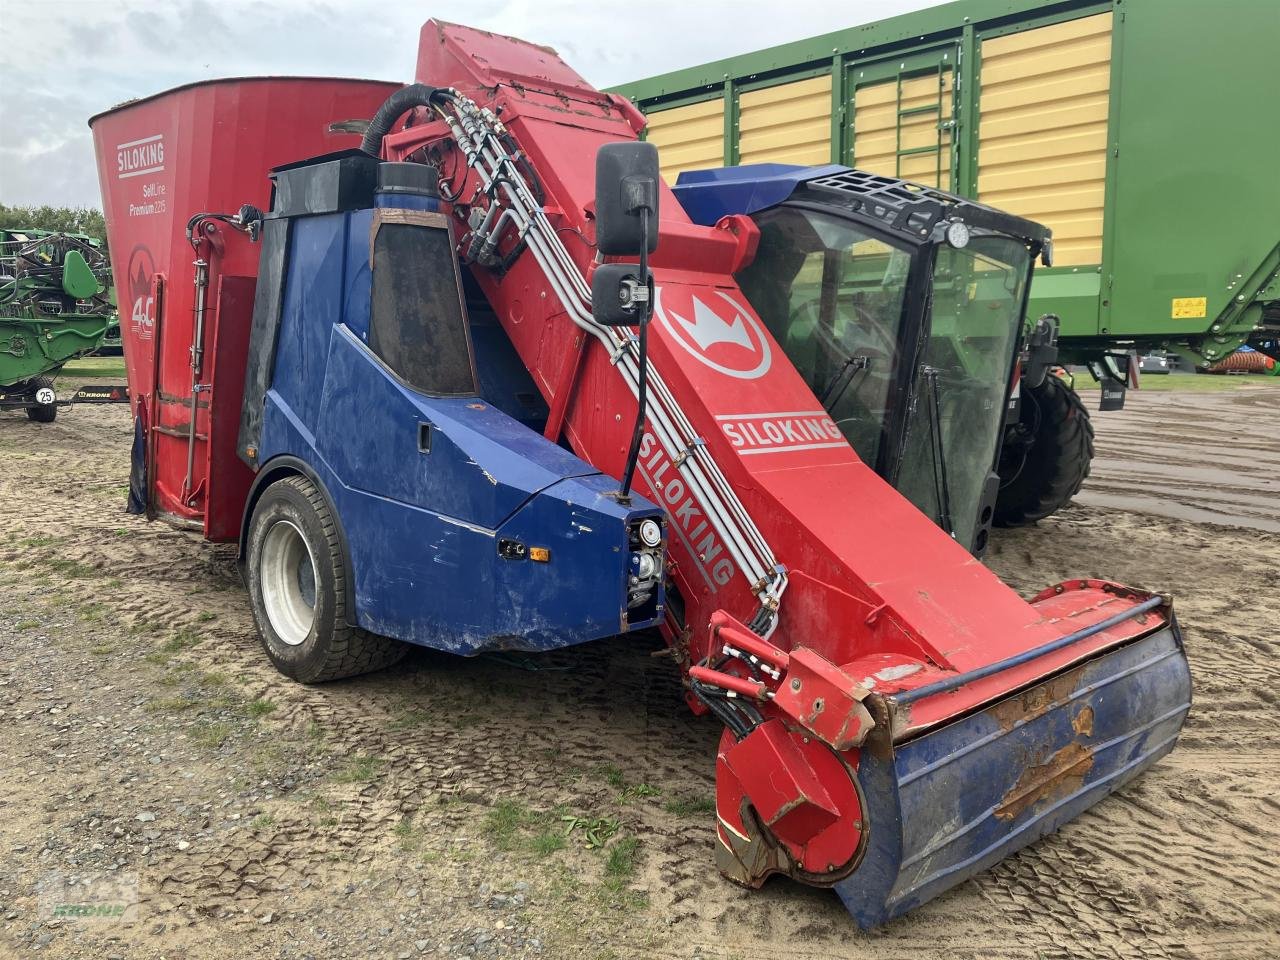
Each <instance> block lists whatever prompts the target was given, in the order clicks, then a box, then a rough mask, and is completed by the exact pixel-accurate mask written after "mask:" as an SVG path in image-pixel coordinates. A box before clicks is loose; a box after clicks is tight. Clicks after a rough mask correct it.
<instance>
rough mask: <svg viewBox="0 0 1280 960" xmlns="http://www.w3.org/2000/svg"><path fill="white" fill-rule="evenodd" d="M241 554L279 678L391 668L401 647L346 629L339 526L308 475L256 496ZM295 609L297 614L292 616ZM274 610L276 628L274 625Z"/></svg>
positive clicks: (316, 678) (318, 678)
mask: <svg viewBox="0 0 1280 960" xmlns="http://www.w3.org/2000/svg"><path fill="white" fill-rule="evenodd" d="M273 531H275V532H274V533H273ZM299 543H300V544H301V545H302V546H301V547H300V546H298V544H299ZM291 551H292V552H291ZM245 552H246V557H247V572H248V580H249V602H250V604H251V606H252V608H253V618H254V620H255V621H256V622H257V626H258V635H259V636H260V637H261V639H262V645H263V647H264V648H265V649H266V651H267V656H268V657H270V658H271V662H272V663H274V664H275V665H276V669H278V670H279V671H280V672H281V673H283V674H284V675H285V676H288V677H292V678H293V679H294V680H297V681H299V682H301V683H321V682H323V681H325V680H337V679H340V678H342V677H354V676H357V675H358V674H362V673H369V672H371V671H374V670H381V669H382V668H383V667H389V666H390V665H391V664H393V663H395V662H396V661H398V660H400V659H401V658H402V657H403V656H404V655H405V654H406V653H407V652H408V645H407V644H404V643H401V642H399V641H398V640H392V639H390V638H388V637H379V636H375V635H374V634H371V633H367V632H365V631H364V630H361V629H359V628H357V627H353V626H351V625H350V624H348V622H347V616H348V613H349V612H350V611H349V608H348V604H349V602H350V598H348V596H347V579H346V558H345V557H344V555H343V550H342V541H341V538H340V537H339V535H338V525H337V523H336V521H335V520H334V518H333V515H332V514H331V513H330V512H329V507H328V505H327V504H326V503H325V500H324V497H322V496H321V495H320V492H319V491H318V490H317V489H316V488H315V485H314V484H312V483H311V481H310V480H308V479H307V478H306V477H301V476H292V477H287V478H285V479H283V480H279V481H277V482H275V483H273V484H271V485H270V486H268V487H267V489H266V490H264V491H263V492H262V496H261V497H260V498H259V499H258V502H257V504H256V505H255V506H254V508H253V517H252V518H251V519H250V521H249V537H248V542H247V545H246V551H245ZM290 557H296V558H297V561H296V563H291V561H290ZM308 571H309V572H310V576H309V577H308V576H307V572H308ZM308 584H309V587H310V590H309V591H308V590H307V585H308ZM308 592H309V598H308V596H307V595H308ZM308 599H309V603H308ZM299 602H301V604H302V606H299V605H298V604H299ZM299 611H301V612H302V615H301V616H299V617H295V616H291V614H293V613H297V612H299ZM273 612H274V614H275V616H276V617H277V619H278V621H279V625H277V624H276V623H273V621H272V613H273ZM307 614H309V615H310V617H309V621H308V619H307V616H306V615H307ZM290 628H292V632H291V629H290ZM289 638H291V639H292V642H290V639H289Z"/></svg>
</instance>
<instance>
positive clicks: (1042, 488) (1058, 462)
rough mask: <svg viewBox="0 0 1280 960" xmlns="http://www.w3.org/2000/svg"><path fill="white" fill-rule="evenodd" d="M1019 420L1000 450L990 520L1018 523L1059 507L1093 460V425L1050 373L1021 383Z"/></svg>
mask: <svg viewBox="0 0 1280 960" xmlns="http://www.w3.org/2000/svg"><path fill="white" fill-rule="evenodd" d="M1020 408H1021V411H1020V416H1019V424H1018V425H1017V426H1015V427H1013V428H1012V429H1011V430H1009V431H1007V432H1006V436H1005V443H1004V447H1003V449H1002V450H1001V451H1000V470H999V472H1000V493H999V494H998V495H997V497H996V512H995V524H996V526H998V527H1020V526H1024V525H1025V524H1029V523H1035V522H1036V521H1037V520H1043V519H1044V518H1045V517H1047V516H1049V515H1050V514H1052V513H1055V512H1056V511H1058V510H1060V509H1062V508H1063V507H1065V506H1066V505H1067V504H1068V503H1070V502H1071V498H1072V497H1074V496H1075V495H1076V494H1077V493H1079V492H1080V487H1081V486H1082V485H1083V484H1084V481H1085V479H1086V478H1087V477H1088V476H1089V467H1090V464H1091V463H1092V461H1093V423H1092V422H1091V421H1090V419H1089V411H1088V410H1087V409H1086V408H1085V405H1084V403H1083V402H1082V401H1081V400H1080V395H1079V394H1078V393H1076V392H1075V390H1073V389H1072V388H1071V386H1070V385H1069V384H1068V383H1066V381H1064V380H1062V379H1061V378H1059V377H1056V376H1054V375H1052V374H1050V375H1049V376H1047V377H1045V378H1044V382H1043V383H1041V384H1040V386H1038V387H1027V386H1026V385H1025V384H1024V385H1023V387H1022V402H1021V404H1020Z"/></svg>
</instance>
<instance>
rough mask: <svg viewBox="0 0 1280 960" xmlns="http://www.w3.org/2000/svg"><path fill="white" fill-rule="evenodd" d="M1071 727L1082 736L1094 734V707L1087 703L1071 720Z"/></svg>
mask: <svg viewBox="0 0 1280 960" xmlns="http://www.w3.org/2000/svg"><path fill="white" fill-rule="evenodd" d="M1071 729H1073V730H1074V731H1075V732H1076V733H1078V734H1080V736H1082V737H1092V736H1093V707H1091V706H1089V705H1088V704H1087V703H1086V704H1085V705H1084V706H1083V707H1081V708H1080V712H1079V713H1077V714H1076V715H1075V716H1074V717H1073V718H1072V720H1071Z"/></svg>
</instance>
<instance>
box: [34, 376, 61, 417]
mask: <svg viewBox="0 0 1280 960" xmlns="http://www.w3.org/2000/svg"><path fill="white" fill-rule="evenodd" d="M30 386H31V396H32V397H34V396H35V395H36V394H37V393H38V392H39V391H40V390H45V389H48V390H53V377H36V378H35V379H34V380H32V381H31V384H30ZM27 416H28V417H30V418H31V419H32V420H34V421H35V422H36V423H53V421H54V420H55V419H56V418H57V416H58V405H57V403H37V404H35V405H34V406H30V407H27Z"/></svg>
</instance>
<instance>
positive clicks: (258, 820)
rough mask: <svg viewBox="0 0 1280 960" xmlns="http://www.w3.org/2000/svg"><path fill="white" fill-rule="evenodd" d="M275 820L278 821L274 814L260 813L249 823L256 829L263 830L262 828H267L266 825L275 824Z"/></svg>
mask: <svg viewBox="0 0 1280 960" xmlns="http://www.w3.org/2000/svg"><path fill="white" fill-rule="evenodd" d="M275 822H276V818H275V815H274V814H270V813H260V814H258V815H257V816H256V817H254V818H253V819H252V820H250V821H249V825H250V826H251V827H253V828H254V829H257V830H262V829H265V828H266V827H272V826H275Z"/></svg>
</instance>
